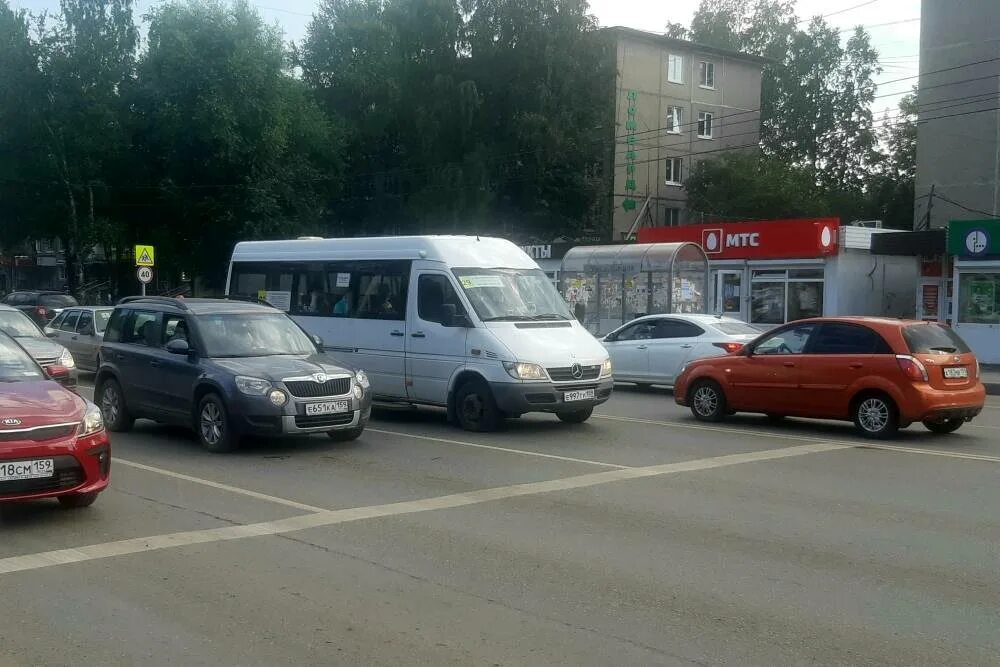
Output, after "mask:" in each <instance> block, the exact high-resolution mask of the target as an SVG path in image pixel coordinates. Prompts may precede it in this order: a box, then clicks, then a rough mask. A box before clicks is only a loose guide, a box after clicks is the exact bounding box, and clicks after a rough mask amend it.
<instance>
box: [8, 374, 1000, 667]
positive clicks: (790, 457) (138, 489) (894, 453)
mask: <svg viewBox="0 0 1000 667" xmlns="http://www.w3.org/2000/svg"><path fill="white" fill-rule="evenodd" d="M990 401H991V403H990V405H989V407H988V408H987V410H986V411H985V414H984V415H983V416H982V417H981V418H980V419H978V420H977V421H975V422H973V424H972V425H967V426H966V427H965V428H963V429H962V430H961V431H959V432H958V433H956V434H954V435H952V436H945V437H940V436H933V435H931V434H929V433H927V432H926V431H924V430H923V429H922V428H921V427H912V428H911V429H909V430H908V431H906V432H905V433H904V434H903V436H902V437H901V438H900V439H898V440H897V441H894V442H893V443H891V444H890V445H886V446H881V445H879V446H876V447H872V446H871V443H867V442H862V441H860V440H858V439H856V438H855V437H854V435H853V433H852V430H851V427H850V426H849V425H847V424H829V423H819V422H807V421H790V422H788V423H787V424H783V425H780V426H773V425H770V424H768V423H767V422H766V421H764V420H763V419H760V418H754V417H745V418H734V419H732V420H731V421H729V422H727V423H725V424H723V425H721V426H718V427H711V426H705V425H701V424H698V423H696V422H694V421H693V420H692V419H691V418H690V417H689V415H688V414H687V413H686V412H685V411H682V410H681V409H680V408H678V407H676V406H675V405H674V404H673V403H672V399H671V397H670V395H669V393H667V392H657V393H639V392H635V391H628V390H623V391H618V392H616V394H615V396H614V398H613V399H612V401H610V402H609V403H608V404H607V405H605V406H603V407H602V409H601V410H600V413H601V415H602V416H601V417H600V418H595V419H592V420H591V421H590V422H588V423H587V424H584V425H581V426H567V425H564V424H561V423H559V422H558V421H556V420H555V419H554V418H552V417H547V416H526V417H524V418H522V419H520V420H517V421H514V422H511V423H510V424H509V426H508V427H507V429H506V430H505V431H504V432H502V433H497V434H491V435H474V434H468V433H464V432H462V431H459V430H457V429H454V428H452V427H449V426H448V425H446V424H445V423H444V418H443V415H442V414H441V413H436V412H417V413H413V412H409V411H405V412H380V413H378V415H377V421H376V422H375V423H374V424H373V427H372V428H371V429H370V430H369V431H368V432H366V434H365V435H364V436H363V437H362V439H361V440H359V441H357V442H355V443H350V444H335V443H331V442H330V441H329V440H328V439H327V438H325V437H322V436H316V437H311V438H306V439H299V440H293V441H272V442H254V443H250V445H249V446H248V447H247V448H246V449H245V450H243V451H241V452H240V453H237V454H235V455H227V456H218V455H212V454H208V453H206V452H203V451H202V450H200V449H199V448H198V446H197V444H196V442H195V441H194V439H193V437H192V436H190V435H188V434H186V433H185V432H183V431H179V430H176V429H168V428H164V427H159V426H156V425H154V424H151V423H145V422H140V423H139V424H138V425H137V427H136V429H135V431H134V432H132V433H130V434H121V435H116V436H115V437H114V441H113V442H114V453H115V456H116V457H117V460H116V462H115V465H114V468H113V482H112V487H111V489H109V490H108V491H107V492H106V493H105V494H104V495H103V496H102V497H101V498H100V500H99V501H98V502H97V504H96V505H95V506H94V507H92V508H90V509H88V510H82V511H63V510H61V509H60V508H59V507H58V506H57V504H56V503H54V502H41V503H32V504H26V505H18V506H7V507H5V508H3V509H2V510H0V665H3V666H4V667H7V666H8V665H17V666H20V665H26V666H27V665H32V666H33V665H74V666H78V665H173V666H181V665H183V666H185V667H187V666H194V665H212V666H213V667H221V666H225V665H277V664H288V665H296V666H298V665H403V664H405V665H435V666H436V665H544V664H567V665H602V666H603V665H653V664H665V665H687V664H696V665H716V664H732V665H792V664H795V665H799V664H808V663H813V664H823V665H833V664H844V665H848V664H849V665H860V664H897V665H944V664H963V665H995V664H1000V547H998V545H1000V520H998V519H997V508H998V507H1000V484H997V480H998V473H1000V437H998V436H1000V401H998V400H997V399H994V398H991V399H990Z"/></svg>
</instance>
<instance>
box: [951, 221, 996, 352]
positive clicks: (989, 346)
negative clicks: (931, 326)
mask: <svg viewBox="0 0 1000 667" xmlns="http://www.w3.org/2000/svg"><path fill="white" fill-rule="evenodd" d="M947 251H948V254H949V255H951V257H952V262H951V263H952V273H951V278H952V284H953V285H954V288H953V293H954V294H955V295H956V298H954V299H952V311H951V316H952V317H951V319H952V326H953V327H954V329H955V331H956V332H957V333H958V335H959V336H961V337H962V338H963V339H965V341H966V342H967V343H968V344H969V346H970V347H971V348H972V351H973V352H975V353H976V357H978V358H979V360H980V361H982V362H984V363H990V364H995V363H1000V219H993V220H952V221H951V222H950V223H948V235H947Z"/></svg>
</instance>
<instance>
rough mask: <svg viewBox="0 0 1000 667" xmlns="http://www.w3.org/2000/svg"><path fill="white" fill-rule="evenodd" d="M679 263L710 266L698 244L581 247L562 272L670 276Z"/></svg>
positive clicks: (566, 259)
mask: <svg viewBox="0 0 1000 667" xmlns="http://www.w3.org/2000/svg"><path fill="white" fill-rule="evenodd" d="M678 261H681V262H703V263H705V264H706V265H707V263H708V257H707V256H706V255H705V251H704V250H702V248H701V246H700V245H698V244H696V243H640V244H629V245H599V246H581V247H577V248H573V249H572V250H570V251H569V252H567V253H566V256H565V257H563V263H562V270H563V271H564V272H569V273H597V274H601V273H622V274H635V273H647V272H649V273H660V272H667V273H669V272H670V271H672V269H673V266H674V264H675V263H676V262H678Z"/></svg>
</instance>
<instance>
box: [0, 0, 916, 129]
mask: <svg viewBox="0 0 1000 667" xmlns="http://www.w3.org/2000/svg"><path fill="white" fill-rule="evenodd" d="M8 1H9V2H10V3H11V4H12V5H13V6H15V7H22V8H24V9H28V10H32V11H39V10H48V11H57V10H58V8H59V0H8ZM157 2H158V0H136V6H137V9H138V11H137V13H138V14H142V13H144V12H145V11H146V10H148V9H149V8H150V7H152V6H153V5H155V4H157ZM251 2H252V4H254V5H256V6H257V8H258V9H259V10H260V12H261V15H262V16H264V18H265V19H267V20H268V21H272V22H276V23H278V24H280V25H281V27H282V29H283V30H284V32H285V36H286V38H287V39H290V40H294V41H300V40H302V39H303V37H305V33H306V26H307V25H308V23H309V20H310V18H311V17H312V12H314V11H315V10H316V7H317V5H318V2H317V0H251ZM699 4H700V0H590V8H591V12H592V13H593V14H594V15H595V16H596V17H597V20H598V22H599V23H600V24H601V25H602V26H627V27H629V28H636V29H638V30H648V31H650V32H662V31H663V29H664V26H665V25H666V24H667V23H668V22H670V21H673V22H675V23H681V24H683V25H690V23H691V17H692V16H693V15H694V12H695V10H696V9H697V8H698V5H699ZM796 13H797V14H798V15H799V17H800V18H802V19H808V18H809V17H812V16H816V15H823V16H826V17H827V22H828V23H829V24H830V25H831V26H833V27H835V28H839V29H843V30H844V31H845V32H844V33H843V34H844V37H845V39H846V37H847V35H848V33H849V31H850V30H851V29H852V28H854V27H855V26H857V25H864V26H865V27H866V28H868V32H869V34H870V35H871V38H872V44H873V46H874V47H875V49H876V50H878V52H879V54H880V55H881V58H882V68H883V71H882V73H881V74H879V75H878V76H877V77H876V78H875V81H876V83H879V84H881V85H879V90H878V93H877V94H878V95H879V96H880V97H879V99H877V100H875V103H874V105H873V111H874V112H875V113H876V114H878V115H881V113H882V112H883V111H884V110H887V109H888V110H890V112H893V113H894V112H895V108H896V105H897V104H898V102H899V98H900V97H901V96H902V95H903V94H905V93H907V92H909V90H910V88H911V87H912V86H913V85H914V84H915V83H916V79H915V78H909V79H906V80H904V81H895V82H892V83H882V82H890V81H893V80H895V79H902V78H905V77H914V76H915V75H916V74H917V72H918V57H917V56H918V53H919V51H920V22H919V21H918V20H913V21H909V22H906V23H898V22H899V21H904V20H906V19H919V17H920V0H867V1H864V0H798V2H797V3H796ZM883 23H895V24H894V25H884V26H883V25H879V24H883Z"/></svg>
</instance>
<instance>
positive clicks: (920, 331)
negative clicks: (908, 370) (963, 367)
mask: <svg viewBox="0 0 1000 667" xmlns="http://www.w3.org/2000/svg"><path fill="white" fill-rule="evenodd" d="M903 338H904V339H905V340H906V346H907V347H908V348H910V352H911V353H912V354H966V353H968V352H970V350H969V346H968V345H966V344H965V341H964V340H962V339H961V338H960V337H959V335H958V334H957V333H955V332H954V331H952V330H951V329H949V328H948V327H943V326H941V325H940V324H935V323H928V324H914V325H911V326H908V327H906V328H904V329H903Z"/></svg>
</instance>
